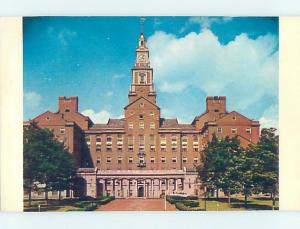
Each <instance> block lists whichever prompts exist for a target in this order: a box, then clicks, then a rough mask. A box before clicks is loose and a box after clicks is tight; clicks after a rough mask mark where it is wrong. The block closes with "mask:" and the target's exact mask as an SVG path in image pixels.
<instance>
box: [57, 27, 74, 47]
mask: <svg viewBox="0 0 300 229" xmlns="http://www.w3.org/2000/svg"><path fill="white" fill-rule="evenodd" d="M76 36H77V32H74V31H71V30H69V29H64V30H62V31H60V32H59V33H58V35H57V38H58V39H59V40H60V42H61V44H62V45H64V46H66V45H68V43H69V41H70V40H71V39H72V38H74V37H76Z"/></svg>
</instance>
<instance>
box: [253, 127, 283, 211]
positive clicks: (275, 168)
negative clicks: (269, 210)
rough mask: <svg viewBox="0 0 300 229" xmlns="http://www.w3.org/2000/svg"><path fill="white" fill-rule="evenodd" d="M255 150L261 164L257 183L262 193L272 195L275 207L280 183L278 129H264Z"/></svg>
mask: <svg viewBox="0 0 300 229" xmlns="http://www.w3.org/2000/svg"><path fill="white" fill-rule="evenodd" d="M254 150H255V154H256V157H257V158H258V160H259V162H260V165H259V172H258V173H257V176H256V177H255V178H256V182H257V184H258V185H259V186H260V191H261V192H262V193H265V194H270V197H271V199H272V201H273V207H274V206H275V200H276V196H277V195H278V182H279V136H278V135H276V129H275V128H263V129H262V130H261V136H260V140H259V142H258V144H257V145H256V147H255V149H254Z"/></svg>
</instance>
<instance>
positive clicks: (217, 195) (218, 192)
mask: <svg viewBox="0 0 300 229" xmlns="http://www.w3.org/2000/svg"><path fill="white" fill-rule="evenodd" d="M217 200H219V189H217Z"/></svg>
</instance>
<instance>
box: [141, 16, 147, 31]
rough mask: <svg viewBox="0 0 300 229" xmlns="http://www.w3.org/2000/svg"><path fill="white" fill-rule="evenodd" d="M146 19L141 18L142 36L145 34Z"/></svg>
mask: <svg viewBox="0 0 300 229" xmlns="http://www.w3.org/2000/svg"><path fill="white" fill-rule="evenodd" d="M145 20H146V19H145V18H144V17H141V18H140V24H141V34H144V22H145Z"/></svg>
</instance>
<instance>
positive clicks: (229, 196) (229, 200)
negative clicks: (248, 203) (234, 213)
mask: <svg viewBox="0 0 300 229" xmlns="http://www.w3.org/2000/svg"><path fill="white" fill-rule="evenodd" d="M230 198H231V195H230V193H229V194H228V204H231V199H230Z"/></svg>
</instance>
